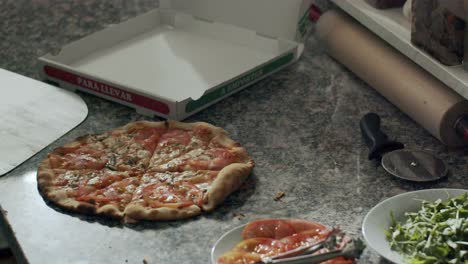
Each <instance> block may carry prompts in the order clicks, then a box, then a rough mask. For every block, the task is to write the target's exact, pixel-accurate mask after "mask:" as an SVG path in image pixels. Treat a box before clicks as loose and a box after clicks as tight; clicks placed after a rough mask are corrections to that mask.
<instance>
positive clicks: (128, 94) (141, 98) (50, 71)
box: [44, 66, 170, 115]
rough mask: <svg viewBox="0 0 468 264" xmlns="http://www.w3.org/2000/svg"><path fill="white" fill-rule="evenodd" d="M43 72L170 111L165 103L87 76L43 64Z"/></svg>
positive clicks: (101, 92)
mask: <svg viewBox="0 0 468 264" xmlns="http://www.w3.org/2000/svg"><path fill="white" fill-rule="evenodd" d="M44 72H45V73H46V74H47V75H48V76H50V77H52V78H55V79H58V80H62V81H65V82H67V83H70V84H73V85H77V86H79V87H81V88H84V89H86V90H90V91H93V92H96V93H99V94H103V95H107V96H110V97H113V98H116V99H118V100H121V101H125V102H128V103H132V104H135V105H138V106H141V107H144V108H147V109H150V110H153V111H156V112H159V113H162V114H165V115H168V114H169V113H170V109H169V106H168V105H167V104H165V103H162V102H159V101H156V100H154V99H151V98H148V97H145V96H142V95H139V94H135V93H132V92H129V91H125V90H122V89H120V88H117V87H114V86H111V85H108V84H105V83H102V82H98V81H94V80H91V79H89V78H85V77H82V76H79V75H76V74H73V73H70V72H67V71H64V70H61V69H57V68H54V67H51V66H45V67H44Z"/></svg>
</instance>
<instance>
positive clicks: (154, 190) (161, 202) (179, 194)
mask: <svg viewBox="0 0 468 264" xmlns="http://www.w3.org/2000/svg"><path fill="white" fill-rule="evenodd" d="M137 198H139V199H142V200H143V201H144V202H145V205H146V206H149V207H151V208H159V207H168V208H183V207H187V206H191V205H200V204H201V202H202V198H203V193H202V191H201V190H200V189H198V188H197V187H196V186H194V185H192V184H190V183H188V182H178V183H176V184H167V183H163V182H161V183H153V184H150V185H147V186H144V187H143V188H142V189H141V191H140V192H139V193H138V194H137ZM134 199H135V198H134Z"/></svg>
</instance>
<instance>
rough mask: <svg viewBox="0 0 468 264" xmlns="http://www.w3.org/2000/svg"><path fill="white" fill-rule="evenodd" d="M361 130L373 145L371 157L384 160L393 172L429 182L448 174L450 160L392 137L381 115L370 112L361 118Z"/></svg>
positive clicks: (408, 178) (386, 168)
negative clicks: (386, 130)
mask: <svg viewBox="0 0 468 264" xmlns="http://www.w3.org/2000/svg"><path fill="white" fill-rule="evenodd" d="M360 127H361V132H362V135H363V137H364V140H365V142H366V144H367V146H368V147H369V149H370V152H369V160H377V161H381V163H382V167H383V168H384V169H385V170H386V171H387V172H388V173H390V174H391V175H393V176H395V177H398V178H401V179H404V180H408V181H414V182H429V181H436V180H439V179H441V178H444V177H445V176H447V174H448V167H447V164H446V163H445V162H444V161H443V160H441V159H439V158H437V157H435V156H434V155H432V154H430V153H428V152H424V151H419V150H408V149H405V148H404V145H403V144H402V143H400V142H396V141H390V140H388V136H387V135H386V134H385V133H383V132H382V131H381V130H380V117H379V116H378V115H377V114H374V113H369V114H366V115H365V116H364V117H363V118H362V119H361V122H360Z"/></svg>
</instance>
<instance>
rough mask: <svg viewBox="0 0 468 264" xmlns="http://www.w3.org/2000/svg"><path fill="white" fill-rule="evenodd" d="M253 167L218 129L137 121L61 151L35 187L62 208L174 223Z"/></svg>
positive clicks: (222, 194)
mask: <svg viewBox="0 0 468 264" xmlns="http://www.w3.org/2000/svg"><path fill="white" fill-rule="evenodd" d="M253 166H254V163H253V161H252V159H251V158H250V157H249V155H248V154H247V152H246V150H245V149H244V148H242V147H241V146H240V144H239V143H237V142H235V141H233V140H232V139H230V138H229V137H228V135H227V132H226V131H225V130H223V129H221V128H219V127H215V126H212V125H210V124H207V123H202V122H199V123H181V122H175V121H166V122H149V121H138V122H134V123H130V124H127V125H126V126H123V127H120V128H117V129H114V130H112V131H108V132H105V133H102V134H98V135H87V136H83V137H80V138H77V139H76V140H75V141H73V142H71V143H68V144H66V145H64V146H62V147H59V148H56V149H55V150H53V151H52V153H50V154H49V155H48V156H47V158H46V159H44V160H43V161H42V162H41V164H40V166H39V169H38V173H37V181H38V186H39V190H40V192H41V193H42V195H43V196H44V197H45V198H46V199H48V200H50V201H52V202H53V203H55V204H56V205H58V206H59V207H62V208H64V209H68V210H72V211H76V212H80V213H84V214H90V215H102V216H109V217H112V218H117V219H123V220H124V222H135V221H139V220H175V219H182V218H188V217H193V216H196V215H199V214H201V213H202V212H203V211H211V210H213V209H214V208H215V207H216V206H217V205H219V204H220V203H222V202H223V201H224V199H225V198H226V197H227V196H228V195H229V194H231V193H232V192H234V191H235V190H237V189H238V188H239V187H240V185H241V184H242V182H243V181H244V180H245V179H246V178H247V177H248V175H249V174H250V172H251V171H252V168H253Z"/></svg>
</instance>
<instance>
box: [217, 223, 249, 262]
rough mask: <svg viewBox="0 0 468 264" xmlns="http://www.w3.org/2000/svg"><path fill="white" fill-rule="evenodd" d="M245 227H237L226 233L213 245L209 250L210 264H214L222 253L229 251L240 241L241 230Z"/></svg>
mask: <svg viewBox="0 0 468 264" xmlns="http://www.w3.org/2000/svg"><path fill="white" fill-rule="evenodd" d="M246 225H247V224H245V225H241V226H238V227H236V228H234V229H232V230H230V231H228V232H227V233H225V234H224V235H223V236H222V237H220V238H219V239H218V241H216V243H215V245H214V246H213V248H212V249H211V263H213V264H216V261H217V260H218V258H219V257H221V256H222V255H223V254H224V253H226V252H228V251H231V250H232V249H233V248H234V247H235V246H236V245H237V244H238V243H239V242H241V241H242V230H243V229H244V227H245V226H246Z"/></svg>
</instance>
